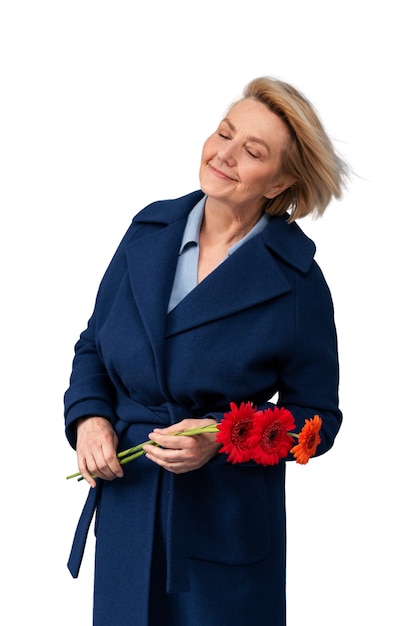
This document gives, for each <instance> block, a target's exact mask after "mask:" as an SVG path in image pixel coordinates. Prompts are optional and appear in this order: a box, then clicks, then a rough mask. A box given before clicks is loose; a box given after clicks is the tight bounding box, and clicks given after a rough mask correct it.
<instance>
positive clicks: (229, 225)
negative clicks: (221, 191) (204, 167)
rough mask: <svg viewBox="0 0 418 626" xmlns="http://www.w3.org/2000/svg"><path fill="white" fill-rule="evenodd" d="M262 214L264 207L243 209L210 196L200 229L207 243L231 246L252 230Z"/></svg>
mask: <svg viewBox="0 0 418 626" xmlns="http://www.w3.org/2000/svg"><path fill="white" fill-rule="evenodd" d="M262 214H263V210H262V208H257V209H253V208H251V209H249V210H246V211H243V210H240V209H239V208H236V207H234V208H232V207H230V206H226V205H225V204H222V203H218V202H216V201H213V200H212V199H211V198H208V199H207V200H206V204H205V212H204V215H203V220H202V226H201V229H200V233H201V237H204V239H205V241H206V242H207V243H210V242H212V243H223V244H224V245H228V246H231V245H233V244H234V243H236V242H237V241H239V240H240V239H242V238H243V237H245V235H246V234H247V233H249V232H250V230H251V229H252V228H253V227H254V226H255V224H256V223H257V222H258V220H259V219H260V217H261V216H262Z"/></svg>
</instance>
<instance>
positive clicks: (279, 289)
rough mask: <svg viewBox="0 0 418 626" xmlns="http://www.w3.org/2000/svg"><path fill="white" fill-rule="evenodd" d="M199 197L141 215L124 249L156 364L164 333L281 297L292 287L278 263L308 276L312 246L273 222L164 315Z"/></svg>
mask: <svg viewBox="0 0 418 626" xmlns="http://www.w3.org/2000/svg"><path fill="white" fill-rule="evenodd" d="M202 195H203V194H202V193H201V192H194V193H193V194H190V195H189V196H185V197H184V198H181V199H179V200H176V201H167V202H160V203H156V204H154V205H152V206H150V207H147V208H146V209H144V210H143V212H142V211H141V212H140V213H139V214H138V216H137V217H136V218H135V221H137V222H140V223H142V224H143V228H144V229H145V230H144V231H142V232H143V234H142V235H141V237H139V238H136V239H135V240H134V241H133V242H132V243H131V244H129V245H128V246H127V248H126V255H127V261H128V272H129V279H130V282H131V286H132V292H133V295H134V299H135V302H136V306H137V308H138V310H139V313H140V315H141V318H142V320H143V323H144V327H145V330H146V332H147V333H148V336H149V339H150V342H151V344H152V346H153V350H154V354H155V356H156V362H157V363H159V364H161V363H162V355H163V350H164V340H165V337H166V336H167V334H168V335H171V334H176V333H178V332H182V331H184V330H187V329H190V328H193V327H196V326H199V325H201V324H205V323H207V322H209V321H212V320H215V319H220V318H222V317H225V316H228V315H232V314H234V313H236V312H238V311H240V310H243V309H246V308H249V307H252V306H255V305H257V304H259V303H261V302H265V301H267V300H269V299H272V298H275V297H278V296H280V295H281V294H284V293H286V292H287V291H289V290H290V289H291V286H290V283H289V281H288V279H287V278H286V275H285V273H284V271H283V261H284V262H285V264H286V265H291V266H293V267H294V268H296V269H297V270H299V271H300V272H307V271H308V270H309V268H310V266H311V264H312V260H313V256H314V253H315V246H314V244H313V242H312V241H311V240H310V239H308V237H306V235H305V234H304V233H303V232H302V231H301V229H300V228H299V226H298V225H297V224H296V223H292V224H288V223H287V221H286V216H284V217H283V218H278V219H272V220H271V222H270V223H269V224H268V226H267V227H266V228H265V230H264V231H263V232H262V233H261V234H260V235H257V236H256V237H254V238H253V239H251V240H249V241H248V242H247V243H246V244H244V246H242V247H241V248H239V249H238V250H237V251H236V252H234V254H233V255H231V257H229V258H228V259H226V260H225V261H224V262H223V263H222V264H221V265H219V267H218V268H217V269H216V270H215V271H213V272H212V273H211V274H210V275H209V276H207V278H205V280H204V281H202V282H201V283H200V284H199V285H197V287H196V288H195V289H193V291H192V292H191V293H189V294H188V296H186V297H185V298H184V299H183V301H182V302H180V303H179V304H178V305H177V306H176V307H175V308H174V309H173V311H171V313H170V314H169V315H168V316H167V307H168V302H169V298H170V294H171V288H172V284H173V279H174V274H175V271H176V266H177V260H178V252H179V248H180V244H181V240H182V236H183V231H184V228H185V225H186V220H187V216H188V214H189V212H190V210H191V209H192V207H193V206H194V205H195V204H196V202H197V201H198V200H199V199H200V198H201V197H202ZM261 278H262V280H261Z"/></svg>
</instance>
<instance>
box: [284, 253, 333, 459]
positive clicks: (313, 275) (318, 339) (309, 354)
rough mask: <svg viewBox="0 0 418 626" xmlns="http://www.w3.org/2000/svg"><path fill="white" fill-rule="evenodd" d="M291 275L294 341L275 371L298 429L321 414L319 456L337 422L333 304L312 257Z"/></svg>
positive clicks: (327, 445) (329, 444) (328, 442)
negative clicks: (303, 271) (306, 269)
mask: <svg viewBox="0 0 418 626" xmlns="http://www.w3.org/2000/svg"><path fill="white" fill-rule="evenodd" d="M294 281H295V283H294V313H295V322H294V328H295V331H294V341H293V348H292V350H291V352H290V354H289V355H288V358H287V359H286V360H285V362H284V363H283V364H282V368H281V371H280V387H279V404H280V406H285V407H286V408H288V409H289V410H290V411H291V412H292V413H293V415H294V417H295V421H296V427H297V431H298V432H299V431H300V430H301V428H302V427H303V425H304V424H305V420H306V419H309V418H312V417H313V416H314V415H315V414H318V415H319V416H320V417H321V418H322V429H321V433H320V435H321V444H320V445H319V446H318V449H317V453H316V456H319V455H320V454H323V453H324V452H327V451H328V450H329V449H330V448H331V447H332V445H333V443H334V439H335V437H336V435H337V433H338V431H339V429H340V426H341V422H342V413H341V411H340V409H339V397H338V387H339V362H338V346H337V334H336V328H335V322H334V306H333V302H332V298H331V294H330V291H329V288H328V285H327V283H326V281H325V279H324V277H323V275H322V272H321V270H320V268H319V266H318V265H317V264H316V262H313V265H312V267H311V269H310V271H309V272H308V273H307V274H301V273H299V272H296V273H295V274H294Z"/></svg>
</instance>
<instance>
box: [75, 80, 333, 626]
mask: <svg viewBox="0 0 418 626" xmlns="http://www.w3.org/2000/svg"><path fill="white" fill-rule="evenodd" d="M343 178H344V168H343V164H342V162H341V161H340V159H339V158H338V157H337V156H336V154H335V151H334V149H333V147H332V145H331V143H330V141H329V139H328V137H327V136H326V134H325V132H324V129H323V127H322V125H321V123H320V121H319V120H318V118H317V115H316V114H315V112H314V110H313V108H312V106H311V105H310V104H309V102H308V101H307V100H306V99H305V98H304V97H303V96H302V95H301V94H300V93H299V92H298V91H297V90H295V89H294V88H292V87H291V86H289V85H287V84H285V83H283V82H281V81H278V80H274V79H270V78H259V79H255V80H253V81H252V82H251V83H250V84H249V85H248V86H247V87H246V90H245V92H244V95H243V98H242V99H241V100H239V101H238V102H236V103H234V104H233V105H232V106H231V108H230V109H229V111H228V113H227V115H226V117H225V118H224V119H223V120H222V121H221V123H220V125H219V127H218V129H217V130H216V131H215V133H214V134H213V135H211V136H210V137H209V138H208V139H207V141H206V143H205V144H204V147H203V152H202V160H201V166H200V184H201V190H199V191H196V192H193V193H191V194H189V195H187V196H185V197H183V198H179V199H176V200H170V201H162V202H156V203H153V204H151V205H150V206H148V207H146V208H145V209H143V210H142V211H141V212H140V213H139V214H138V215H137V216H136V217H135V218H134V219H133V222H132V224H131V226H130V228H129V229H128V231H127V233H126V235H125V237H124V238H123V240H122V242H121V244H120V246H119V248H118V250H117V251H116V254H115V256H114V258H113V259H112V261H111V263H110V266H109V268H108V270H107V272H106V274H105V276H104V278H103V280H102V283H101V286H100V289H99V292H98V295H97V300H96V305H95V309H94V312H93V315H92V317H91V319H90V321H89V324H88V327H87V329H86V330H85V331H84V332H83V333H82V334H81V336H80V339H79V341H78V343H77V344H76V349H75V357H74V362H73V371H72V375H71V381H70V387H69V389H68V390H67V392H66V394H65V417H66V432H67V436H68V439H69V441H70V443H71V445H72V446H73V447H76V449H77V459H78V465H79V469H80V472H81V474H82V476H83V477H84V478H85V480H86V481H87V482H88V483H89V484H90V486H91V490H90V493H89V497H88V500H87V503H86V506H85V509H84V512H83V514H82V517H81V519H80V523H79V527H78V530H77V533H76V537H75V540H74V544H73V550H72V553H71V556H70V560H69V568H70V571H71V572H72V574H73V576H77V574H78V569H79V566H80V561H81V556H82V552H83V548H84V542H85V536H86V533H87V529H88V526H89V523H90V521H91V518H92V516H93V513H94V511H95V510H96V509H97V511H96V521H95V532H96V561H95V590H94V624H95V626H127V625H128V624H136V625H143V626H145V625H150V626H196V625H199V626H218V625H219V624H222V625H223V626H235V625H236V624H240V625H241V626H254V624H256V623H263V624H264V626H270V625H271V626H273V625H274V626H279V625H284V624H285V619H286V618H285V506H284V478H285V462H283V461H282V462H280V463H278V464H275V465H272V466H268V467H265V466H262V465H259V464H256V463H254V462H251V461H250V462H247V463H242V464H240V463H237V464H231V463H228V462H227V461H226V458H225V454H220V453H219V448H220V444H219V443H218V442H217V441H216V434H214V433H205V434H200V435H196V436H181V435H180V436H174V435H173V434H174V433H178V432H179V431H183V430H185V429H189V428H193V427H195V426H197V425H199V426H202V425H206V424H210V423H215V422H220V421H221V420H222V418H223V416H224V413H225V412H227V411H228V410H229V408H230V403H231V402H234V403H237V404H239V403H241V402H244V401H249V402H252V403H253V404H254V405H255V406H257V407H258V408H259V409H265V408H266V407H269V406H273V404H272V403H271V402H270V400H271V398H272V397H273V396H274V395H275V394H278V396H277V397H278V404H279V406H284V407H286V408H287V409H289V410H290V411H291V412H292V414H293V416H294V418H295V421H296V426H297V430H298V431H300V429H301V428H302V426H303V425H304V423H305V420H306V419H308V418H311V417H312V416H313V415H314V414H318V415H319V416H320V417H321V419H322V430H321V444H320V445H319V447H318V449H317V452H316V454H323V453H324V452H326V451H327V450H328V449H329V448H330V447H331V446H332V444H333V441H334V438H335V436H336V434H337V432H338V430H339V427H340V424H341V412H340V410H339V408H338V357H337V343H336V333H335V327H334V320H333V306H332V301H331V297H330V294H329V290H328V287H327V285H326V283H325V280H324V278H323V276H322V274H321V271H320V269H319V268H318V266H317V264H316V262H315V261H314V260H313V256H314V252H315V247H314V244H313V243H312V242H311V241H310V240H309V239H308V238H307V237H306V236H305V235H304V234H303V233H302V231H301V230H300V228H299V226H298V225H297V224H296V223H295V220H296V219H297V218H301V217H303V216H305V215H308V214H311V213H314V212H317V213H322V212H323V211H324V210H325V208H326V206H327V205H328V204H329V201H330V200H331V198H332V197H333V196H334V197H339V196H340V195H341V189H342V183H343ZM148 439H150V440H151V441H152V442H154V444H158V445H157V446H155V445H153V444H147V445H145V447H144V449H145V452H146V458H145V459H140V460H135V461H133V462H131V463H129V464H126V465H124V466H123V468H122V466H121V465H120V463H119V460H118V458H117V456H116V455H117V451H118V450H123V449H126V448H129V447H131V446H134V445H136V444H138V443H140V442H143V441H146V440H148Z"/></svg>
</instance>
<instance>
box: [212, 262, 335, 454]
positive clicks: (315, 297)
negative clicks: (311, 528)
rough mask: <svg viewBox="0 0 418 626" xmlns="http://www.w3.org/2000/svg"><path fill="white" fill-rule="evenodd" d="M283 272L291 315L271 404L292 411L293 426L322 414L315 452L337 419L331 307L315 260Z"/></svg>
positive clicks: (329, 440)
mask: <svg viewBox="0 0 418 626" xmlns="http://www.w3.org/2000/svg"><path fill="white" fill-rule="evenodd" d="M288 277H289V280H290V281H291V282H292V294H293V295H292V300H293V304H292V310H293V321H292V322H291V323H290V324H289V328H288V333H289V334H290V335H291V337H292V338H291V343H290V345H291V348H290V350H289V351H288V352H287V353H286V354H285V355H284V356H283V355H282V356H281V357H280V359H279V360H278V364H277V389H276V391H277V392H278V402H277V404H278V406H284V407H286V408H287V409H289V410H290V411H291V412H292V414H293V416H294V418H295V422H296V432H300V430H301V429H302V427H303V426H304V424H305V420H306V419H310V418H312V417H313V416H314V415H315V414H318V415H319V416H320V417H321V418H322V429H321V433H320V436H321V443H320V445H319V446H318V448H317V451H316V455H315V456H319V455H321V454H324V453H325V452H327V451H328V450H329V449H330V448H331V447H332V445H333V443H334V439H335V437H336V435H337V433H338V431H339V429H340V426H341V422H342V413H341V411H340V409H339V397H338V386H339V362H338V346H337V334H336V328H335V322H334V307H333V302H332V298H331V294H330V291H329V288H328V285H327V283H326V281H325V279H324V277H323V275H322V272H321V270H320V268H319V266H318V265H317V264H316V263H315V262H313V264H312V266H311V268H310V270H309V271H308V272H306V273H302V272H300V271H299V270H292V271H290V272H289V273H288ZM277 324H279V325H280V324H283V320H281V319H279V320H277ZM272 343H273V339H272ZM272 406H274V405H273V404H272V402H264V403H259V404H258V407H257V408H258V409H261V410H262V409H265V408H267V407H272ZM207 417H209V416H207ZM212 417H214V418H215V419H216V420H217V421H218V422H220V421H221V420H222V418H223V414H221V413H213V414H212ZM220 456H221V457H223V456H224V455H220ZM223 460H224V461H225V459H223ZM286 460H288V461H293V460H294V457H293V455H291V454H289V455H288V457H287V458H286ZM214 462H217V463H220V462H222V459H218V458H216V459H214Z"/></svg>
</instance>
